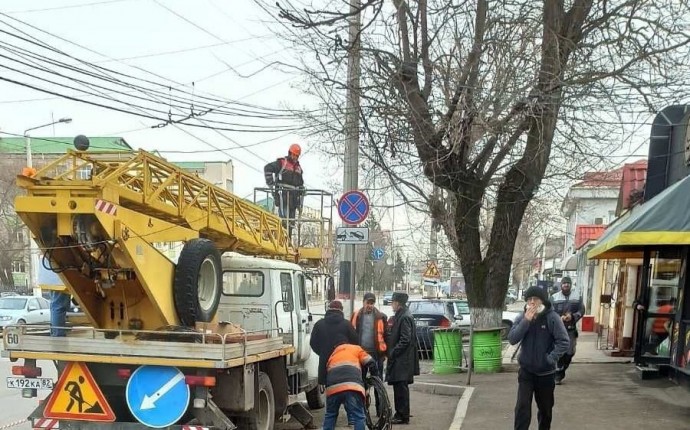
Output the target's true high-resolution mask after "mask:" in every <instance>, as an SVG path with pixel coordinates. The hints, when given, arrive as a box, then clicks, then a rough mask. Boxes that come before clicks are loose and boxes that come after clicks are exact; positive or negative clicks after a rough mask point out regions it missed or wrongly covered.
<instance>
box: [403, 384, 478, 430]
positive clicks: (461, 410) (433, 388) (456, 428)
mask: <svg viewBox="0 0 690 430" xmlns="http://www.w3.org/2000/svg"><path fill="white" fill-rule="evenodd" d="M410 389H411V390H414V391H419V392H422V393H426V394H436V395H439V396H451V397H458V396H459V397H460V399H459V400H458V405H457V406H456V407H455V414H454V415H453V421H451V423H450V426H449V427H448V430H460V429H461V428H462V422H463V421H464V420H465V415H467V407H468V406H469V403H470V398H471V397H472V393H473V392H474V387H467V386H461V385H448V384H436V383H433V382H415V383H414V384H412V385H410Z"/></svg>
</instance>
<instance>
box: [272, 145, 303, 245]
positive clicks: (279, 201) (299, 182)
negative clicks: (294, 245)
mask: <svg viewBox="0 0 690 430" xmlns="http://www.w3.org/2000/svg"><path fill="white" fill-rule="evenodd" d="M301 154H302V148H301V147H300V146H299V145H298V144H296V143H293V144H292V145H290V148H289V149H288V155H287V157H281V158H278V159H277V160H276V161H274V162H272V163H268V164H267V165H266V166H264V176H265V177H266V185H268V186H269V187H275V191H274V192H273V198H274V199H275V205H276V206H277V207H278V216H280V217H281V218H283V219H285V220H287V221H288V225H289V228H288V234H289V236H290V237H292V229H293V227H294V224H295V219H296V214H297V211H298V210H299V211H301V210H302V201H303V199H304V179H303V178H302V166H300V164H299V156H300V155H301Z"/></svg>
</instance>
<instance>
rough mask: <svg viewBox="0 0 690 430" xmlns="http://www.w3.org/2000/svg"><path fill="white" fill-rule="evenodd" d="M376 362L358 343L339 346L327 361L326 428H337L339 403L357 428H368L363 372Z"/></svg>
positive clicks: (350, 421) (331, 429) (330, 429)
mask: <svg viewBox="0 0 690 430" xmlns="http://www.w3.org/2000/svg"><path fill="white" fill-rule="evenodd" d="M375 366H376V363H374V359H373V358H372V357H371V356H370V355H369V354H367V353H366V351H364V350H363V349H362V347H360V346H358V345H351V344H347V343H343V344H340V345H338V346H336V348H335V349H334V350H333V354H331V357H330V358H329V359H328V364H327V365H326V415H325V416H324V420H323V430H334V429H335V423H336V421H337V420H338V411H339V410H340V405H345V412H346V413H347V420H348V423H350V425H353V426H354V427H355V430H364V429H365V428H366V409H365V406H364V398H365V397H366V391H365V389H364V376H363V375H364V374H366V369H367V368H370V369H372V368H373V367H375Z"/></svg>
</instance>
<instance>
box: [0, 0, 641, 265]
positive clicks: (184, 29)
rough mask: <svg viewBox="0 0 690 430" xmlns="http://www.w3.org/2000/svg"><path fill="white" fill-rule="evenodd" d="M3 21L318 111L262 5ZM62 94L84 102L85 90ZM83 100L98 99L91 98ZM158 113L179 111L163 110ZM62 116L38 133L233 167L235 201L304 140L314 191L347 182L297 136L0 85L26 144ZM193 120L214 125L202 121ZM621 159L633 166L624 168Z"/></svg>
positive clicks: (131, 1)
mask: <svg viewBox="0 0 690 430" xmlns="http://www.w3.org/2000/svg"><path fill="white" fill-rule="evenodd" d="M0 12H2V13H4V14H7V15H8V16H9V17H11V18H15V19H18V20H21V21H22V23H19V22H18V21H13V20H12V19H11V18H8V17H7V16H4V15H0V30H3V29H4V30H6V31H8V30H10V28H9V27H7V24H10V25H13V26H16V27H17V28H19V29H20V30H24V31H27V32H28V33H30V34H31V35H33V36H37V37H40V39H41V40H42V41H44V42H46V43H48V44H50V45H51V46H53V47H55V48H58V49H60V50H62V51H64V52H66V53H68V54H70V55H72V56H74V57H77V58H79V59H82V60H85V61H88V62H91V63H95V64H97V65H100V66H104V67H108V68H111V69H113V70H115V71H117V72H120V73H126V74H129V75H131V76H134V77H136V78H143V79H148V80H150V81H152V82H156V83H163V84H165V85H171V86H172V87H174V88H178V89H182V90H184V91H187V92H190V93H191V92H194V94H198V95H206V96H212V97H215V98H222V99H226V100H233V101H241V102H246V103H251V104H254V105H258V106H262V107H265V108H271V109H279V108H282V107H285V106H287V105H289V106H291V107H311V106H313V103H312V101H311V100H310V99H309V98H307V97H305V96H304V95H302V94H301V92H300V91H299V90H298V89H297V88H295V86H296V85H297V84H298V83H299V82H300V79H301V78H300V76H298V75H296V74H291V73H286V72H284V71H281V70H279V69H278V68H277V67H274V66H272V64H273V63H274V62H282V63H286V64H293V63H295V59H294V58H293V57H292V55H293V53H292V52H291V51H290V49H287V47H286V46H284V45H283V42H281V40H280V39H279V38H277V37H276V36H275V34H274V33H275V29H276V26H277V25H278V24H277V23H276V22H275V20H274V19H273V18H272V17H270V16H269V15H268V14H267V13H266V12H265V11H264V10H262V9H261V8H260V7H258V6H257V5H256V3H255V2H254V1H253V0H2V2H1V3H0ZM25 24H29V25H32V26H35V27H36V28H37V29H31V28H30V27H26V26H25ZM41 30H43V31H45V32H47V33H51V34H52V35H49V34H45V33H41ZM55 36H57V37H55ZM60 38H62V39H64V40H61V39H60ZM8 40H12V39H11V38H8V37H7V36H6V35H5V34H0V42H3V41H4V42H7V41H8ZM69 42H74V43H76V44H78V45H81V47H80V46H76V45H75V44H73V43H69ZM23 46H30V45H26V44H25V45H23ZM3 52H4V53H5V54H6V53H7V52H6V51H3V50H2V49H0V54H3ZM7 64H10V65H12V66H13V67H17V68H18V69H19V70H30V69H27V67H22V66H21V65H19V66H18V65H16V64H12V63H11V62H8V61H6V60H4V59H2V58H0V77H3V76H4V77H11V78H16V79H19V80H21V79H23V78H25V76H23V75H22V73H19V72H12V71H10V70H7V68H6V67H3V65H7ZM250 75H251V76H250ZM242 76H250V77H246V78H245V77H242ZM192 85H193V87H192ZM44 87H45V88H50V87H51V86H50V85H44ZM56 88H59V87H56ZM62 90H63V92H64V93H67V94H72V95H80V93H79V92H78V91H74V90H67V89H64V88H62ZM80 97H82V98H83V99H86V100H97V99H98V98H97V97H85V96H83V94H81V95H80ZM114 97H118V96H117V95H115V96H114ZM159 108H161V109H164V110H167V109H168V107H166V106H165V105H164V104H163V106H159ZM177 113H178V114H179V112H177ZM62 117H70V118H72V119H73V121H72V123H71V124H60V125H57V126H55V129H54V130H53V129H52V128H46V129H42V130H40V131H36V132H33V133H32V134H33V135H34V136H53V135H55V136H75V135H77V134H85V135H87V136H120V137H123V138H124V139H126V140H127V142H128V143H129V144H130V145H131V146H132V147H134V148H143V149H146V150H158V151H161V152H162V153H163V155H164V156H165V157H166V158H168V159H169V160H172V161H181V160H190V161H191V160H194V161H209V160H227V159H232V160H233V163H234V166H235V177H234V179H235V192H236V194H238V195H239V196H240V197H250V196H251V195H252V190H253V188H254V187H257V186H263V184H264V179H263V165H264V164H266V163H267V162H269V161H273V160H275V159H276V158H277V157H279V156H283V155H284V154H285V153H286V152H287V148H288V146H289V145H290V144H291V143H293V142H299V143H300V144H302V147H303V157H302V160H301V161H302V164H303V166H304V169H305V177H306V182H307V185H308V186H309V187H311V188H326V187H327V184H331V183H334V182H336V183H341V181H342V171H341V170H340V169H338V163H337V162H335V161H332V160H326V159H324V157H323V156H322V155H321V154H320V153H319V152H318V151H317V150H315V149H314V146H315V145H316V144H317V142H314V141H312V140H310V139H308V138H304V137H302V136H299V135H295V134H292V133H290V132H279V133H265V132H259V133H238V132H231V131H228V132H217V131H213V130H210V129H204V128H194V127H186V126H175V125H167V126H165V127H162V128H151V127H152V126H156V125H160V124H161V121H158V120H152V119H146V118H140V117H137V116H133V115H128V114H125V113H119V112H114V111H110V110H106V109H103V108H98V107H93V106H88V105H85V104H81V103H78V102H75V101H70V100H65V99H63V98H59V97H54V96H50V95H46V94H43V93H40V92H38V91H36V90H33V89H28V88H22V87H20V86H17V85H16V84H10V83H7V82H1V81H0V131H3V132H8V133H16V134H22V133H23V131H24V130H25V129H27V128H30V127H34V126H36V125H40V124H44V123H47V122H50V121H51V120H52V119H53V118H55V119H57V118H62ZM203 118H206V117H203ZM203 118H202V119H203ZM226 120H227V121H232V120H233V118H230V117H226ZM650 121H651V119H650ZM189 122H190V123H194V124H197V125H203V123H201V122H199V121H196V120H194V119H191V120H189ZM258 124H259V125H260V126H262V127H264V128H265V127H272V126H275V127H278V128H280V127H279V126H280V124H272V123H271V122H270V121H263V122H260V123H258ZM648 130H649V128H648V127H642V128H641V129H640V130H639V135H636V139H634V140H635V141H634V142H627V144H626V145H624V146H625V148H624V149H622V151H623V152H622V153H624V154H629V153H631V152H634V153H636V154H640V153H641V154H644V153H646V150H647V149H646V148H647V145H646V141H647V140H648ZM53 133H54V134H53ZM218 149H223V150H222V151H219V150H218ZM175 151H183V152H175ZM190 151H191V152H190ZM616 161H617V162H621V163H622V162H624V158H623V157H620V158H619V159H617V160H616ZM628 161H631V160H628ZM371 197H372V199H373V200H374V201H375V203H376V204H378V205H380V206H385V205H392V204H394V203H395V202H394V201H393V198H392V196H390V195H388V196H383V195H381V196H371ZM376 213H377V216H378V218H379V219H382V224H383V225H384V227H386V228H393V229H394V230H396V234H395V237H396V240H399V241H400V242H399V243H400V244H405V245H407V246H408V248H409V250H408V251H409V252H410V253H415V252H416V253H420V251H421V250H422V249H424V251H422V253H424V252H425V248H426V246H427V245H428V240H427V239H426V238H428V230H427V229H418V226H419V223H420V219H421V218H420V217H415V218H413V219H414V221H413V222H412V225H409V223H408V219H409V218H408V214H407V213H406V212H405V210H404V208H400V209H398V210H396V212H395V217H393V216H392V215H393V211H392V210H390V209H388V210H387V209H380V210H377V211H376ZM394 219H395V224H394V225H393V220H394ZM444 251H446V250H444V249H442V250H441V252H444Z"/></svg>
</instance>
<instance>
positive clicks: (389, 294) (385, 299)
mask: <svg viewBox="0 0 690 430" xmlns="http://www.w3.org/2000/svg"><path fill="white" fill-rule="evenodd" d="M392 298H393V291H386V292H385V293H383V298H382V299H381V300H382V301H383V306H388V305H390V304H391V299H392Z"/></svg>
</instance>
